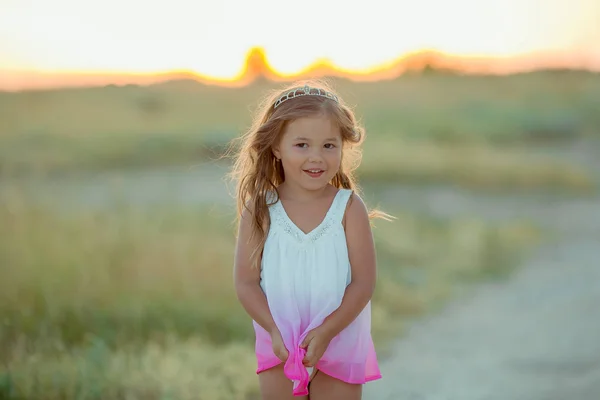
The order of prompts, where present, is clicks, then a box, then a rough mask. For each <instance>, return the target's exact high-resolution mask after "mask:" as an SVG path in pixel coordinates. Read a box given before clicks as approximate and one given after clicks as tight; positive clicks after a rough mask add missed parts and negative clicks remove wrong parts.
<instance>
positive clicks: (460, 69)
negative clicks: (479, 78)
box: [0, 48, 600, 91]
mask: <svg viewBox="0 0 600 400" xmlns="http://www.w3.org/2000/svg"><path fill="white" fill-rule="evenodd" d="M547 69H561V70H564V69H575V70H589V71H595V72H600V59H599V60H590V59H585V58H582V57H579V58H578V57H576V56H574V55H572V54H567V53H564V52H563V53H561V52H546V53H532V54H526V55H522V56H515V57H510V58H490V57H459V56H454V55H448V54H444V53H441V52H437V51H431V50H424V51H420V52H416V53H411V54H407V55H404V56H402V57H399V58H397V59H396V60H392V61H391V62H388V63H386V64H385V65H381V66H379V67H375V68H372V69H370V70H368V71H347V70H344V69H342V68H340V67H338V66H336V65H334V64H333V63H331V62H330V61H328V60H320V61H317V62H315V63H313V64H312V65H310V66H308V67H307V68H305V69H304V70H303V71H300V72H299V73H298V74H297V75H295V76H284V75H282V74H280V73H278V72H277V71H276V70H275V69H274V68H272V67H271V65H270V64H269V62H268V58H267V55H266V54H265V52H264V50H263V49H262V48H253V49H250V50H249V51H248V54H247V56H246V62H245V65H244V68H243V70H242V71H241V74H240V78H239V79H237V80H235V81H231V80H215V79H210V78H208V77H205V76H203V75H201V74H199V73H196V72H193V71H170V72H165V73H156V74H125V73H114V74H110V73H81V72H60V73H56V72H40V71H6V70H4V71H2V70H0V90H8V91H16V90H24V89H49V88H58V87H89V86H105V85H128V84H136V85H151V84H155V83H160V82H167V81H187V80H193V81H196V82H200V83H204V84H210V85H222V86H243V85H246V84H248V83H250V82H252V81H255V80H257V79H266V80H271V81H275V82H280V81H290V80H294V79H302V78H310V77H324V76H328V77H341V78H346V79H350V80H355V81H376V80H386V79H395V78H397V77H398V76H401V75H402V74H406V73H453V74H493V75H497V74H512V73H519V72H530V71H535V70H547Z"/></svg>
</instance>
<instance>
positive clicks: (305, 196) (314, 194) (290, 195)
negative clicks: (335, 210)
mask: <svg viewBox="0 0 600 400" xmlns="http://www.w3.org/2000/svg"><path fill="white" fill-rule="evenodd" d="M332 189H335V188H334V187H333V186H332V185H331V184H327V185H326V186H324V187H322V188H320V189H316V190H306V189H303V188H301V187H295V186H292V185H286V183H285V182H284V183H282V184H281V185H279V187H278V188H277V192H278V193H279V196H280V197H283V199H285V200H292V201H297V202H299V203H307V202H310V201H313V200H316V199H320V198H322V197H325V196H327V194H328V193H329V192H331V191H332Z"/></svg>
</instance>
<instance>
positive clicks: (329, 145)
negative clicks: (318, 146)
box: [325, 143, 335, 149]
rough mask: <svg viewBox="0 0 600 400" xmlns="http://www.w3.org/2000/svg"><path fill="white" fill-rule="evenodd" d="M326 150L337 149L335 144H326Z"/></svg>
mask: <svg viewBox="0 0 600 400" xmlns="http://www.w3.org/2000/svg"><path fill="white" fill-rule="evenodd" d="M325 148H327V149H335V144H333V143H327V144H325Z"/></svg>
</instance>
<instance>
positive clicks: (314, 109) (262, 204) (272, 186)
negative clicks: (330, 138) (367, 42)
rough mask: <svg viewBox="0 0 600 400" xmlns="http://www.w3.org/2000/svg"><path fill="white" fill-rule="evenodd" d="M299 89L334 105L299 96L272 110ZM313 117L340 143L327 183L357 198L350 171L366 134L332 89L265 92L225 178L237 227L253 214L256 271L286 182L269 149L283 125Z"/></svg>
mask: <svg viewBox="0 0 600 400" xmlns="http://www.w3.org/2000/svg"><path fill="white" fill-rule="evenodd" d="M304 85H309V86H310V87H311V88H320V89H323V90H326V91H328V92H330V93H333V94H335V95H336V96H337V97H338V102H336V101H333V100H331V99H329V98H326V97H322V96H298V97H295V98H293V99H290V100H288V101H285V102H283V103H281V104H280V105H279V106H278V107H277V108H274V104H275V102H276V101H277V99H279V98H280V97H281V96H282V95H284V94H285V93H287V92H289V91H290V90H293V89H295V88H301V87H303V86H304ZM315 115H327V116H329V117H330V118H332V119H333V120H334V121H335V122H336V123H337V125H338V126H339V128H340V133H341V137H342V142H343V147H342V162H341V165H340V168H339V170H338V171H337V173H336V174H335V176H334V178H333V179H332V181H331V184H332V185H333V186H335V187H337V188H344V189H351V190H353V191H355V192H358V193H360V189H359V187H358V184H357V180H356V177H355V175H354V171H355V170H356V168H357V167H358V165H359V164H360V159H361V152H360V149H359V146H360V144H362V142H363V140H364V138H365V130H364V128H363V127H362V126H360V125H359V123H358V122H357V120H356V117H355V115H354V113H353V111H352V110H351V109H350V108H349V107H348V106H347V105H346V104H345V103H344V102H343V100H342V99H341V97H340V96H339V95H338V94H337V93H336V92H335V91H334V90H333V89H332V87H331V86H330V85H328V84H327V83H326V82H324V81H321V80H308V81H300V82H295V83H294V84H292V85H290V86H288V87H285V88H283V89H282V90H275V91H272V92H270V93H268V94H267V96H266V97H265V98H264V99H263V101H262V103H261V105H260V107H259V110H258V112H257V114H256V117H255V119H254V120H253V122H252V125H251V127H250V129H248V130H247V131H246V132H245V134H244V135H242V136H241V137H240V138H238V139H236V141H234V142H233V144H234V145H235V144H236V143H239V144H238V145H237V146H236V147H237V150H236V151H235V153H234V157H235V162H234V165H233V169H232V171H231V174H230V177H231V178H232V179H233V180H234V181H235V182H236V183H237V184H236V199H237V211H238V213H237V216H238V224H239V220H240V218H241V215H242V212H243V210H244V208H245V209H247V210H248V211H251V212H252V214H251V216H252V234H251V238H254V237H258V246H257V248H256V249H254V251H253V253H252V256H251V263H252V266H253V267H258V261H259V256H260V254H261V251H262V248H263V246H264V244H265V241H266V238H267V232H268V229H269V225H270V222H271V221H270V219H269V210H268V207H269V205H271V204H273V203H275V202H277V201H278V200H279V195H278V192H277V187H278V186H279V185H280V184H281V183H282V182H283V181H284V180H285V174H284V171H283V167H282V165H281V164H282V163H279V162H277V160H276V159H275V155H274V154H273V151H272V148H273V146H274V145H276V144H277V143H278V142H279V140H280V138H281V135H282V134H283V132H284V130H285V128H286V126H287V124H288V123H290V122H291V121H294V120H296V119H298V118H303V117H311V116H315ZM232 148H233V147H232ZM269 193H273V194H275V198H274V199H272V198H269V197H268V196H269ZM269 201H270V202H269ZM370 216H371V217H374V216H384V218H385V216H386V214H383V213H381V212H379V211H373V212H370Z"/></svg>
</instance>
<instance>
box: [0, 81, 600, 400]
mask: <svg viewBox="0 0 600 400" xmlns="http://www.w3.org/2000/svg"><path fill="white" fill-rule="evenodd" d="M270 87H273V84H269V83H266V82H259V83H255V84H253V85H251V86H248V87H244V88H238V89H232V88H220V87H216V86H204V85H199V84H196V83H193V82H187V81H182V82H168V83H164V84H160V85H155V86H151V87H136V86H126V87H112V86H111V87H104V88H87V89H68V90H67V89H65V90H56V91H39V92H36V91H30V92H22V93H0V184H3V185H2V186H0V237H1V238H2V240H0V316H1V318H0V399H86V400H87V399H208V400H219V399H228V400H229V399H233V400H237V399H240V400H249V399H255V398H257V394H258V384H257V380H256V376H255V374H254V370H255V359H254V354H253V348H252V344H253V342H252V340H253V332H252V326H251V324H250V320H249V318H248V317H247V315H246V314H245V312H244V311H243V309H242V308H241V306H240V305H239V304H238V303H237V300H236V297H235V293H234V291H233V286H232V262H233V246H234V241H235V237H234V234H235V225H234V217H235V215H234V210H233V209H232V207H231V206H230V205H229V204H220V203H218V204H217V203H212V204H206V203H203V204H197V205H186V206H181V205H178V206H176V207H175V206H173V205H169V204H162V205H152V206H146V207H138V206H137V205H136V204H130V203H127V202H121V203H117V204H114V205H112V206H110V207H106V208H102V209H96V208H92V207H89V208H86V207H85V204H84V205H83V206H82V207H78V208H76V209H75V208H74V209H73V210H69V212H58V211H57V210H55V209H53V208H52V207H50V206H44V205H41V204H40V203H38V202H36V201H35V200H36V199H35V198H34V196H33V195H31V194H30V193H29V192H27V191H26V190H23V182H26V181H27V180H28V179H29V178H30V177H32V176H36V177H42V178H44V177H48V178H49V177H53V176H63V177H67V178H65V179H68V176H69V175H70V174H79V175H83V176H86V175H85V174H86V173H92V172H94V171H103V170H117V171H122V173H123V174H126V173H127V171H130V170H133V169H144V168H160V167H167V166H172V165H184V166H185V165H193V164H197V163H199V162H201V161H203V160H216V159H218V158H219V157H220V155H221V154H222V151H223V149H224V148H225V147H226V145H227V143H228V142H229V140H230V139H231V138H233V137H234V136H236V135H237V134H239V132H240V131H242V130H243V129H244V128H245V127H246V126H248V124H249V121H250V112H251V111H252V109H253V107H254V105H255V104H256V102H257V100H258V98H259V97H260V96H261V94H262V91H263V90H264V89H266V88H270ZM336 87H337V88H338V89H339V91H340V92H341V93H342V95H343V96H344V97H345V98H346V99H347V101H348V102H349V103H350V104H355V105H356V111H357V113H358V115H359V116H360V118H361V120H362V121H363V123H364V125H365V126H366V127H367V131H368V133H367V142H366V143H365V152H364V157H363V164H362V167H361V169H360V170H359V171H360V173H359V175H360V177H361V178H362V182H363V183H365V184H375V185H377V184H385V185H395V186H400V185H403V184H407V183H410V184H415V183H418V184H423V185H425V184H428V185H435V184H451V185H457V186H464V187H468V188H470V189H473V190H486V191H487V190H496V191H499V192H503V193H506V192H511V191H523V190H526V191H536V190H548V189H552V190H557V191H561V192H565V193H571V194H576V195H589V194H590V193H594V192H595V190H596V188H595V185H594V179H593V178H592V176H591V175H590V173H589V172H588V171H586V170H585V169H583V168H582V167H581V166H579V165H575V164H571V163H568V162H566V161H564V160H561V159H557V158H556V157H553V156H550V155H548V154H546V153H544V152H543V151H542V149H543V148H546V147H549V146H550V147H552V146H563V145H568V144H569V143H572V142H574V141H576V140H579V139H582V138H594V137H597V136H598V135H599V134H600V114H598V112H597V110H598V109H599V108H600V77H598V75H593V74H586V73H569V72H539V73H534V74H523V75H518V76H511V77H461V76H451V75H436V74H432V75H415V76H406V77H403V78H400V79H397V80H395V81H392V82H378V83H361V84H358V83H351V82H346V81H338V82H336ZM218 162H220V163H224V164H226V163H227V161H226V160H223V161H218ZM220 178H222V177H215V181H218V180H219V179H220ZM197 184H199V185H202V184H203V182H198V183H197ZM369 197H372V198H374V199H375V200H376V201H378V194H377V192H374V193H372V194H370V196H369ZM373 205H377V204H373ZM385 211H387V212H389V213H391V214H393V215H395V216H396V217H397V219H396V220H395V221H393V222H386V221H376V222H375V227H374V234H375V239H376V243H377V249H378V260H379V280H378V285H377V291H376V294H375V298H374V299H373V333H374V338H375V341H376V344H377V346H378V348H379V349H381V350H380V351H381V355H382V357H383V356H384V355H385V350H386V345H387V344H389V343H390V342H391V340H392V339H393V338H395V337H397V336H398V335H401V334H402V330H403V328H405V327H406V326H407V324H409V323H410V321H411V319H413V318H417V317H419V316H420V315H423V314H424V313H427V312H431V311H433V310H435V309H438V308H439V307H441V306H443V304H444V302H445V301H446V300H447V299H448V298H449V297H450V296H453V295H454V294H455V293H457V292H458V291H460V290H462V288H464V287H465V285H467V286H468V285H469V284H471V282H476V281H477V280H480V279H498V278H500V277H505V276H507V275H508V274H509V273H510V272H511V271H512V270H513V269H514V268H515V267H517V266H518V263H519V260H520V259H521V258H522V257H523V256H525V255H526V254H527V252H528V251H530V250H531V249H532V248H533V246H535V245H536V243H538V242H539V240H540V237H541V236H542V235H543V234H544V233H543V232H540V231H539V230H538V229H537V228H536V227H535V226H533V225H532V224H531V223H529V222H528V221H521V220H516V221H511V220H505V221H502V222H494V223H491V222H484V221H482V220H480V219H478V218H475V217H470V216H459V217H458V216H457V217H456V218H447V219H441V218H434V217H432V216H430V215H427V214H422V213H418V214H417V213H413V212H409V211H408V210H406V209H405V208H403V206H402V204H398V203H395V202H391V203H388V204H387V205H386V206H385Z"/></svg>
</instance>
